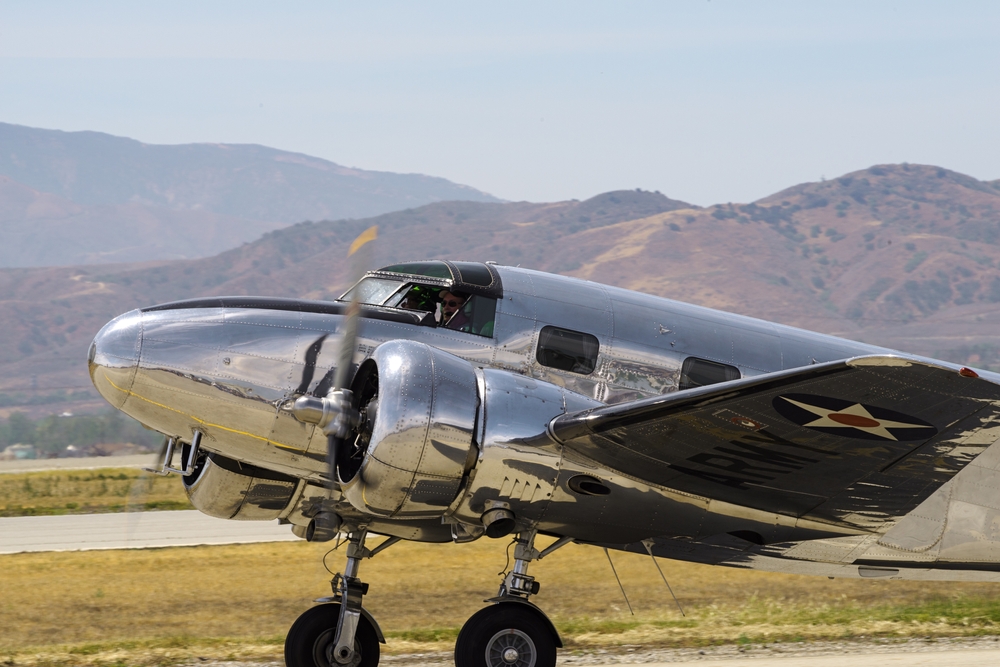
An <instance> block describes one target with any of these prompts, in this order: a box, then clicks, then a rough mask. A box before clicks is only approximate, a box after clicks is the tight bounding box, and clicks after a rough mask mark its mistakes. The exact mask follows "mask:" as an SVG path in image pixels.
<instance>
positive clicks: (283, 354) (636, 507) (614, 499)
mask: <svg viewBox="0 0 1000 667" xmlns="http://www.w3.org/2000/svg"><path fill="white" fill-rule="evenodd" d="M496 270H497V272H498V273H499V275H500V276H501V278H502V282H503V297H502V299H501V300H499V301H498V304H497V310H496V319H495V327H494V335H493V336H492V337H483V336H478V335H473V334H468V333H462V332H458V331H451V330H449V329H445V328H438V327H428V326H420V325H417V324H409V323H406V322H401V321H389V320H384V319H373V318H362V320H361V323H360V329H359V342H358V345H357V348H356V350H355V354H354V361H355V363H356V364H360V363H361V362H363V361H364V360H365V359H366V358H368V357H370V356H371V355H372V353H373V352H374V351H375V350H376V348H378V347H379V346H380V345H382V344H383V343H386V342H389V341H394V340H409V341H417V342H421V343H425V344H426V345H428V346H430V347H432V348H435V349H437V350H441V351H444V352H447V353H449V354H451V355H455V356H456V357H459V358H461V359H464V360H466V361H468V362H470V364H471V365H472V366H473V367H475V368H477V370H476V371H475V372H476V378H477V380H476V381H477V383H478V392H479V395H480V396H481V397H484V400H485V398H486V397H489V402H488V405H489V409H488V410H483V409H482V406H480V412H479V414H478V415H477V416H475V419H474V423H475V429H476V433H475V445H476V448H477V451H476V459H477V460H476V462H475V465H474V468H473V469H472V470H471V471H470V472H469V473H468V474H467V475H466V476H465V477H464V478H463V481H462V484H461V485H460V487H461V488H459V492H458V495H457V497H456V498H455V500H454V501H453V502H452V503H451V504H450V505H449V506H448V507H447V508H446V509H445V510H444V511H443V513H442V516H441V517H439V518H437V519H435V520H428V519H408V518H406V517H396V518H392V517H390V518H381V519H377V520H373V521H366V524H367V525H369V526H370V527H373V528H374V529H378V530H379V531H381V532H386V533H390V534H400V535H402V536H404V537H407V538H410V539H426V540H437V541H443V540H447V539H461V536H462V535H465V536H466V537H468V538H469V539H473V538H475V537H477V536H478V534H481V533H477V532H476V530H475V526H476V524H477V522H478V521H479V517H480V516H481V515H482V513H483V512H484V511H485V509H487V508H488V504H489V503H490V502H498V501H501V502H504V503H506V504H507V505H508V506H510V507H511V508H512V509H513V511H514V513H515V514H516V515H517V517H518V521H519V528H520V529H526V528H532V529H538V530H541V531H545V532H549V533H552V534H557V535H568V536H572V537H574V538H577V539H579V540H581V541H587V542H593V543H601V544H609V545H626V544H636V543H639V542H641V541H642V540H646V539H649V538H653V537H656V538H657V539H662V540H667V541H669V540H672V539H680V540H698V539H701V538H704V537H707V536H711V535H717V534H725V533H727V532H728V531H733V530H742V529H746V528H747V526H752V527H753V529H754V530H755V531H757V532H759V533H761V534H763V535H765V536H766V537H767V538H768V541H769V542H774V541H779V540H785V541H789V542H794V541H799V542H806V541H810V540H812V541H815V540H816V539H818V538H823V539H827V540H829V539H834V540H836V539H848V540H855V541H859V540H861V541H863V539H865V536H859V535H858V534H857V531H850V530H844V529H841V528H838V527H836V526H827V525H814V524H811V523H809V522H802V521H798V520H796V519H795V518H794V517H786V516H775V515H766V513H763V512H760V511H757V510H750V509H746V508H739V507H730V506H724V505H723V504H720V503H714V505H713V502H712V501H711V500H710V499H706V498H699V497H694V496H691V495H690V494H680V493H677V492H674V491H671V490H669V489H662V488H656V487H654V486H652V485H650V484H646V483H644V482H643V480H641V479H630V478H627V477H625V476H623V475H621V474H617V473H614V472H613V471H607V470H598V469H596V468H595V467H594V465H593V464H592V463H590V462H588V461H581V460H573V459H572V457H569V456H567V455H566V453H565V452H564V451H563V448H562V447H561V446H560V445H559V444H558V443H557V442H555V441H554V440H553V439H551V438H548V437H547V436H546V433H545V425H546V424H547V423H548V422H549V421H550V420H551V419H553V418H554V417H556V416H558V415H560V414H563V413H565V412H571V411H574V410H581V409H585V408H588V407H593V406H596V405H600V404H608V403H621V402H625V401H630V400H634V399H638V398H642V397H647V396H652V395H658V394H664V393H667V392H672V391H676V390H677V389H678V382H679V378H680V372H681V366H682V363H683V361H684V359H686V358H688V357H698V358H701V359H705V360H709V361H715V362H719V363H723V364H727V365H731V366H735V367H736V368H738V369H739V371H740V373H741V375H742V376H743V377H748V376H753V375H759V374H763V373H768V372H773V371H778V370H783V369H791V368H798V367H802V366H806V365H809V364H814V363H819V362H825V361H832V360H837V359H844V358H848V357H855V356H859V355H865V354H872V353H884V352H886V350H884V349H882V348H876V347H873V346H869V345H864V344H861V343H857V342H852V341H848V340H843V339H839V338H834V337H831V336H825V335H820V334H815V333H811V332H806V331H803V330H799V329H794V328H791V327H785V326H781V325H777V324H773V323H769V322H765V321H761V320H757V319H753V318H748V317H742V316H737V315H732V314H729V313H724V312H720V311H715V310H710V309H706V308H701V307H697V306H692V305H688V304H684V303H680V302H676V301H671V300H668V299H663V298H658V297H653V296H649V295H645V294H640V293H636V292H632V291H628V290H623V289H618V288H613V287H608V286H604V285H600V284H597V283H593V282H587V281H582V280H578V279H573V278H567V277H563V276H556V275H551V274H545V273H540V272H535V271H529V270H524V269H518V268H511V267H496ZM343 322H344V318H343V316H341V315H335V314H323V313H316V312H303V311H299V312H296V311H288V310H269V309H261V308H232V307H226V308H221V307H220V308H198V309H189V308H178V309H167V310H153V311H146V312H143V311H138V310H137V311H132V312H130V313H126V314H124V315H122V316H121V317H119V318H117V319H116V320H114V321H112V322H111V323H109V324H108V325H107V327H105V329H104V330H103V331H102V332H101V334H100V335H99V336H98V338H97V340H96V341H95V347H94V349H93V350H92V361H91V373H92V377H93V379H94V382H95V385H96V386H97V387H98V389H99V390H100V391H101V393H102V394H103V395H104V396H105V397H106V398H107V399H108V400H109V402H111V403H112V405H114V406H115V407H116V408H118V409H120V410H122V411H124V412H126V413H127V414H129V415H131V416H133V417H135V418H136V419H138V420H139V421H141V422H142V423H143V424H145V425H146V426H148V427H150V428H153V429H155V430H157V431H160V432H162V433H164V434H167V435H169V436H175V437H179V438H181V439H189V438H190V437H191V434H192V433H193V432H194V431H195V430H198V431H200V432H202V433H204V439H203V440H202V445H201V446H202V448H203V449H204V450H206V451H209V452H218V453H220V454H223V455H225V456H226V457H229V458H231V459H235V460H237V461H241V462H245V463H248V464H252V465H254V466H259V467H262V468H266V469H268V470H272V471H276V472H278V473H282V474H284V475H288V476H291V477H294V478H297V479H299V480H301V482H300V488H299V490H298V492H297V493H298V496H297V501H302V500H305V499H308V498H309V497H310V494H312V495H314V496H318V495H320V491H321V490H322V487H323V486H324V485H326V484H327V483H328V480H327V479H326V478H327V476H328V465H327V463H326V456H327V438H326V436H325V435H323V433H322V432H321V431H320V430H319V429H318V428H316V427H315V426H313V425H311V424H305V423H302V422H300V421H298V420H296V419H295V417H294V416H293V415H292V413H291V412H290V411H289V409H288V402H289V400H290V399H291V398H293V397H294V396H295V395H296V392H300V393H301V392H310V391H313V390H314V389H315V388H316V387H317V385H318V384H319V383H320V382H321V381H322V380H323V378H324V377H325V376H327V374H328V373H330V372H332V370H333V365H334V364H335V359H336V355H337V347H338V346H337V343H338V341H339V333H340V328H341V326H342V324H343ZM549 325H552V326H557V327H561V328H565V329H570V330H574V331H580V332H585V333H588V334H592V335H593V336H596V337H597V339H598V340H599V342H600V351H599V354H598V359H597V366H596V368H595V370H594V371H593V372H592V373H591V374H588V375H581V374H577V373H572V372H568V371H560V370H556V369H553V368H550V367H546V366H543V365H542V364H540V363H539V362H538V360H537V358H536V349H537V344H538V337H539V332H540V331H541V329H542V328H543V327H545V326H549ZM982 375H983V376H984V377H987V378H989V379H991V380H993V381H997V380H998V378H997V376H994V375H991V374H987V373H983V374H982ZM580 473H589V474H595V475H596V476H598V477H601V479H602V480H604V481H605V483H607V484H609V485H610V486H611V487H612V493H611V494H610V495H609V496H604V497H601V496H595V497H583V498H581V497H578V496H574V495H572V494H569V493H567V492H566V491H565V484H564V482H565V480H566V478H568V477H570V476H572V475H575V474H580ZM306 506H307V504H306V503H304V502H298V504H296V506H295V507H294V508H290V509H289V510H288V511H287V512H286V513H284V515H283V516H282V517H281V518H284V519H287V520H289V521H290V522H292V523H298V522H301V521H304V520H307V519H306V518H305V517H304V516H303V515H302V511H303V510H302V508H303V507H306ZM623 507H628V508H630V511H625V512H623V511H622V508H623ZM345 516H346V517H348V520H354V521H362V520H364V518H363V517H359V516H358V515H357V514H356V513H354V514H352V511H351V510H350V509H349V508H347V509H345ZM352 516H353V519H351V517H352ZM435 526H444V528H442V529H437V528H435ZM456 526H457V527H458V529H456V528H455V527H456ZM883 532H884V531H883ZM834 551H836V549H834ZM831 553H832V552H831ZM838 553H839V552H838ZM998 553H1000V552H998ZM671 555H673V556H675V557H684V556H683V550H680V551H675V552H671ZM991 557H994V558H995V557H996V556H991ZM831 558H832V557H831ZM845 558H846V556H845ZM828 560H829V559H828ZM834 560H836V559H834ZM997 560H1000V558H998V559H997ZM719 562H724V559H720V560H719ZM760 562H761V563H765V564H764V565H759V566H760V567H765V566H767V565H766V563H768V562H770V561H766V560H761V561H760ZM744 565H745V563H744ZM829 567H831V568H832V567H834V566H832V565H831V566H829ZM838 567H839V566H838ZM828 569H829V568H828ZM834 569H836V568H834ZM829 571H831V572H832V571H833V570H829ZM816 573H828V572H827V571H826V570H824V571H823V572H816ZM836 573H837V574H838V575H845V573H844V572H841V571H840V570H839V569H838V570H836Z"/></svg>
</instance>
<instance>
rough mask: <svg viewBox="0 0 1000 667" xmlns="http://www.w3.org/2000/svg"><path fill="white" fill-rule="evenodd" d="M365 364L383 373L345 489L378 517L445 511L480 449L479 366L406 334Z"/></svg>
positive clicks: (359, 506)
mask: <svg viewBox="0 0 1000 667" xmlns="http://www.w3.org/2000/svg"><path fill="white" fill-rule="evenodd" d="M366 363H368V364H374V365H375V372H377V373H378V395H377V398H376V399H375V401H377V403H376V404H375V406H374V407H375V409H374V410H372V409H371V408H372V407H373V406H372V405H371V404H370V405H369V406H368V407H367V414H368V415H370V416H371V415H373V421H372V422H371V424H370V425H369V426H368V428H370V432H371V435H370V440H369V442H368V447H367V450H366V452H365V454H364V459H363V461H362V463H361V466H360V469H359V470H358V471H357V473H356V474H354V475H353V476H352V477H351V479H347V480H344V479H342V480H341V482H342V488H343V490H344V495H345V497H346V498H347V500H348V501H349V502H350V503H351V505H353V506H354V507H355V508H356V509H358V510H359V511H362V512H367V513H370V514H374V515H376V516H381V517H395V518H409V519H417V518H432V517H437V516H441V515H442V513H443V512H444V511H445V509H446V508H447V507H448V506H449V505H450V504H451V503H452V502H453V501H454V500H455V498H456V497H457V495H458V493H459V490H460V489H461V485H462V480H463V478H464V477H465V475H466V474H467V473H468V471H469V470H470V469H471V468H472V466H473V465H474V464H475V460H476V454H477V452H478V450H477V448H476V446H475V444H474V430H475V425H476V413H477V411H478V406H479V395H478V389H477V387H478V383H477V380H476V373H475V370H474V368H473V366H472V364H470V363H469V362H467V361H465V360H464V359H460V358H459V357H456V356H454V355H452V354H448V353H447V352H442V351H441V350H438V349H435V348H433V347H430V346H429V345H425V344H423V343H418V342H415V341H408V340H397V341H390V342H387V343H383V344H382V345H380V346H379V347H378V348H376V350H375V352H374V353H373V354H372V357H371V359H370V360H369V361H367V362H366ZM368 372H371V369H368ZM362 409H366V408H365V406H362Z"/></svg>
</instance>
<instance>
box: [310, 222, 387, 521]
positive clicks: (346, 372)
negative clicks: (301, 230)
mask: <svg viewBox="0 0 1000 667" xmlns="http://www.w3.org/2000/svg"><path fill="white" fill-rule="evenodd" d="M377 237H378V228H377V227H369V228H368V229H366V230H365V231H364V232H362V233H361V235H360V236H358V238H356V239H354V242H353V243H352V244H351V249H350V251H349V252H348V262H349V271H350V274H349V276H350V279H351V281H350V284H352V285H353V284H355V283H357V282H358V281H359V280H361V278H363V277H364V275H365V271H366V270H367V269H368V267H369V266H370V265H371V260H372V248H373V246H374V243H373V241H375V239H376V238H377ZM360 313H361V300H360V297H359V294H358V292H357V291H355V292H354V293H353V295H352V296H351V301H350V303H349V304H348V306H347V311H346V313H345V317H344V322H343V326H342V331H343V334H342V336H341V339H340V349H339V351H338V354H337V372H336V375H335V376H334V380H333V385H332V386H331V388H330V391H329V392H327V394H326V396H323V397H317V396H300V397H299V398H297V399H296V400H295V403H294V404H293V406H292V414H294V415H295V418H296V419H298V420H299V421H301V422H305V423H308V424H316V425H317V426H319V427H320V428H321V429H322V430H323V433H325V434H326V436H327V445H328V446H327V463H328V464H329V466H330V473H329V474H330V494H331V495H332V494H333V490H334V483H335V482H336V481H337V480H338V476H337V461H338V460H339V457H341V456H342V455H343V449H344V447H346V446H347V445H348V442H347V438H348V437H349V436H350V435H351V432H352V431H353V430H354V429H355V428H356V427H357V426H358V424H359V423H360V421H361V417H362V416H361V414H360V412H359V411H358V410H357V408H355V406H354V396H353V393H352V392H351V390H350V384H351V382H350V381H351V377H350V372H351V365H352V363H353V362H354V351H355V349H356V348H357V340H358V317H359V315H360ZM334 517H335V515H334V516H332V517H331V518H330V523H336V526H333V525H330V526H324V525H323V523H324V521H323V520H322V519H321V517H320V516H317V517H316V520H315V521H314V522H313V523H314V525H315V526H316V529H317V530H320V529H323V530H324V531H325V530H332V531H333V532H334V533H335V532H336V530H337V528H339V519H335V518H334Z"/></svg>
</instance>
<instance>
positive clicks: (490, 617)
mask: <svg viewBox="0 0 1000 667" xmlns="http://www.w3.org/2000/svg"><path fill="white" fill-rule="evenodd" d="M555 664H556V643H555V640H554V639H553V637H552V633H551V632H550V631H549V629H548V628H547V627H546V626H545V623H544V622H543V620H542V619H541V618H539V615H538V613H537V612H535V611H534V610H533V609H531V608H530V607H527V606H525V605H521V604H517V603H513V602H507V603H501V604H495V605H492V606H490V607H486V608H485V609H480V610H479V611H478V612H476V613H475V614H474V615H473V616H472V618H470V619H469V620H468V621H466V622H465V625H463V626H462V631H461V632H459V633H458V641H456V642H455V665H456V667H554V666H555Z"/></svg>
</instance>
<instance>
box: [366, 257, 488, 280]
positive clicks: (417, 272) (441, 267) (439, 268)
mask: <svg viewBox="0 0 1000 667" xmlns="http://www.w3.org/2000/svg"><path fill="white" fill-rule="evenodd" d="M379 271H382V272H384V273H405V274H407V275H410V276H427V277H428V278H445V279H446V280H453V279H454V276H453V275H451V270H450V269H449V268H448V265H447V264H445V263H444V262H433V261H431V262H407V263H406V264H393V265H392V266H386V267H383V268H381V269H379ZM486 284H487V285H488V284H489V283H486Z"/></svg>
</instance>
